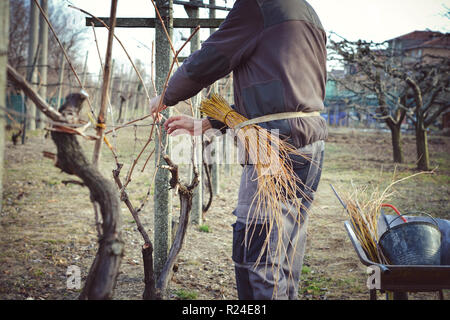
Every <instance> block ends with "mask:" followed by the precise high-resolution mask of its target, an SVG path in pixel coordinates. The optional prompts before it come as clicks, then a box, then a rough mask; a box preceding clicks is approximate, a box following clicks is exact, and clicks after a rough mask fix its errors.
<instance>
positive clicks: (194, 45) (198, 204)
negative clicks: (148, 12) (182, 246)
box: [184, 1, 203, 225]
mask: <svg viewBox="0 0 450 320" xmlns="http://www.w3.org/2000/svg"><path fill="white" fill-rule="evenodd" d="M191 2H195V1H191ZM184 9H185V10H186V13H187V14H188V16H189V18H190V19H198V17H199V8H198V7H193V6H185V7H184ZM193 31H194V29H191V33H192V32H193ZM190 46H191V54H192V53H194V52H195V51H197V50H198V49H200V35H199V32H197V33H196V34H195V35H194V36H193V37H192V39H191V42H190ZM200 95H201V93H199V94H198V95H197V96H195V97H193V98H192V99H191V101H192V104H193V107H194V110H196V113H195V115H194V116H195V117H196V118H198V117H200V114H199V113H198V108H196V106H198V104H199V100H200ZM195 161H196V162H195V166H196V167H197V170H198V173H199V177H198V178H199V180H200V183H199V184H198V187H197V188H195V189H194V196H193V198H192V210H191V223H192V224H196V225H200V224H202V213H203V183H202V182H201V181H203V174H202V167H203V166H202V164H203V147H202V139H201V137H196V138H195ZM189 169H190V171H191V170H192V166H189Z"/></svg>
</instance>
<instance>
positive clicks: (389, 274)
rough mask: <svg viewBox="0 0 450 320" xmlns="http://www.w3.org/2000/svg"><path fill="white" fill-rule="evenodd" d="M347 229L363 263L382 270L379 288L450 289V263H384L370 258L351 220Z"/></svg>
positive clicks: (394, 289)
mask: <svg viewBox="0 0 450 320" xmlns="http://www.w3.org/2000/svg"><path fill="white" fill-rule="evenodd" d="M344 224H345V229H346V230H347V233H348V235H349V237H350V240H351V242H352V244H353V247H354V248H355V251H356V253H357V255H358V257H359V260H360V261H361V263H362V264H364V265H366V266H368V267H369V266H376V267H378V268H379V270H380V281H379V288H377V289H379V290H384V291H394V292H425V291H439V290H443V289H450V265H384V264H379V263H376V262H373V261H371V260H369V258H368V257H367V255H366V253H365V251H364V249H363V248H362V246H361V244H360V242H359V240H358V238H357V237H356V234H355V232H354V231H353V228H352V226H351V222H350V221H345V223H344Z"/></svg>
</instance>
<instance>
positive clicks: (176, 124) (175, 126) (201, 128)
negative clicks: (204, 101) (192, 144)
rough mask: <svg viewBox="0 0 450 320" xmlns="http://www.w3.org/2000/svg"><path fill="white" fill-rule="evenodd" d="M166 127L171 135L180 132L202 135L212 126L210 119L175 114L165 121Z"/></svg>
mask: <svg viewBox="0 0 450 320" xmlns="http://www.w3.org/2000/svg"><path fill="white" fill-rule="evenodd" d="M164 128H165V129H166V130H167V133H168V134H170V135H171V136H177V135H179V134H185V133H187V134H190V135H191V136H199V135H202V134H203V133H204V132H205V131H206V130H208V129H210V128H211V123H210V122H209V120H208V119H206V118H205V119H195V118H192V117H189V116H186V115H181V116H173V117H170V118H169V119H167V121H166V122H165V123H164Z"/></svg>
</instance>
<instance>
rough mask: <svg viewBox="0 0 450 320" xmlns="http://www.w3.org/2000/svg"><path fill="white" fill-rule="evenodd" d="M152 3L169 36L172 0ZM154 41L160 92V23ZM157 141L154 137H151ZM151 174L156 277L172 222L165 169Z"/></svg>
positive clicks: (163, 58)
mask: <svg viewBox="0 0 450 320" xmlns="http://www.w3.org/2000/svg"><path fill="white" fill-rule="evenodd" d="M156 6H157V7H158V10H159V12H160V14H161V17H162V19H163V20H164V22H165V26H166V28H167V31H168V33H169V36H170V37H172V33H173V3H172V0H169V1H166V0H156ZM155 40H156V59H155V60H156V61H155V62H156V89H157V90H158V92H159V93H161V92H163V87H164V82H165V79H166V77H167V74H168V73H169V69H170V65H171V63H172V52H171V48H170V44H169V41H168V39H167V38H166V34H165V32H164V29H163V27H162V25H161V24H160V23H157V24H156V25H155ZM162 113H163V115H164V116H165V117H167V118H168V117H170V108H167V109H166V110H165V111H163V112H162ZM155 140H158V139H155ZM161 142H162V144H163V145H166V144H167V150H165V151H164V150H161V148H160V147H159V143H156V150H155V155H156V156H155V159H156V164H157V165H162V164H165V163H164V159H162V155H163V153H164V152H166V153H169V154H170V140H169V137H168V136H167V134H166V132H165V131H164V130H162V132H161ZM157 170H158V171H157V173H156V177H155V191H154V224H155V227H154V252H155V256H154V258H155V259H154V271H155V275H156V278H158V277H159V275H160V274H161V271H162V269H163V267H164V264H165V262H166V260H167V255H168V252H169V249H170V243H171V224H172V219H171V215H172V197H171V192H170V190H169V179H170V173H169V171H168V170H163V169H161V168H158V169H157Z"/></svg>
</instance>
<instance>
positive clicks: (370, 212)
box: [343, 187, 390, 263]
mask: <svg viewBox="0 0 450 320" xmlns="http://www.w3.org/2000/svg"><path fill="white" fill-rule="evenodd" d="M385 191H386V190H385ZM389 196H390V194H387V193H386V192H379V190H378V189H375V190H370V191H369V190H368V188H367V187H362V188H357V187H354V190H353V192H351V193H344V194H343V200H344V202H345V203H346V205H347V213H348V215H349V217H350V222H351V223H352V227H353V230H354V231H355V234H356V237H357V238H358V240H359V242H360V244H361V246H362V247H363V249H364V251H365V252H366V254H367V257H368V258H369V259H370V260H371V261H373V262H377V263H386V262H387V261H386V259H385V258H384V256H383V253H382V252H381V250H380V248H379V246H378V219H379V217H380V214H381V205H382V204H383V203H384V202H385V200H386V199H387V198H388V197H389Z"/></svg>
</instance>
